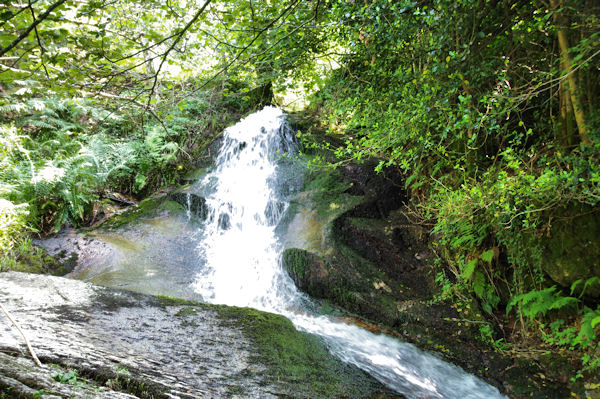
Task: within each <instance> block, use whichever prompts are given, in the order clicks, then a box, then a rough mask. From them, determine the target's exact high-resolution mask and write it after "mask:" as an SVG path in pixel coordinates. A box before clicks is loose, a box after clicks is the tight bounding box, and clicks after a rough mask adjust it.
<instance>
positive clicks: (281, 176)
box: [194, 107, 502, 399]
mask: <svg viewBox="0 0 600 399" xmlns="http://www.w3.org/2000/svg"><path fill="white" fill-rule="evenodd" d="M293 153H294V141H293V134H292V131H291V129H290V128H289V127H288V125H287V124H286V122H285V119H284V115H283V113H282V111H281V110H280V109H278V108H274V107H266V108H264V109H263V110H262V111H259V112H256V113H254V114H251V115H249V116H248V117H246V118H245V119H243V120H242V121H240V122H239V123H238V124H236V125H235V126H232V127H230V128H228V129H227V130H226V131H225V132H224V137H223V142H222V144H221V148H220V150H219V154H218V156H217V159H216V167H215V169H214V170H213V171H212V172H210V173H209V174H208V175H207V176H206V177H205V178H204V179H203V180H202V181H201V182H199V184H198V187H200V190H202V192H201V194H202V195H204V196H205V197H206V204H207V207H208V209H209V212H208V213H209V215H208V218H207V221H206V225H205V226H204V230H203V232H202V234H201V235H200V239H199V241H200V242H199V246H198V254H199V257H200V259H201V261H200V264H201V266H202V267H201V270H200V271H199V273H198V275H197V276H196V279H195V283H194V288H195V290H196V291H197V292H198V293H199V294H200V295H202V297H203V298H204V300H205V301H207V302H211V303H218V304H226V305H235V306H248V307H253V308H257V309H260V310H264V311H269V312H273V313H278V314H281V315H284V316H285V317H287V318H288V319H290V320H291V321H292V322H293V323H294V325H295V326H296V327H297V328H298V329H301V330H304V331H307V332H309V333H313V334H317V335H319V336H321V337H323V339H324V340H325V341H326V342H327V344H328V347H329V348H330V350H331V352H332V353H333V354H335V355H336V356H338V357H339V358H340V359H342V360H343V361H345V362H348V363H351V364H354V365H356V366H358V367H359V368H361V369H363V370H364V371H366V372H368V373H369V374H371V375H372V376H373V377H375V378H377V379H378V380H379V381H381V382H382V383H384V384H385V385H387V386H388V387H389V388H391V389H393V390H395V391H397V392H399V393H401V394H403V395H405V396H406V397H407V398H461V399H475V398H486V399H491V398H501V397H502V396H501V395H500V393H499V392H498V390H497V389H496V388H494V387H492V386H490V385H488V384H486V383H485V382H483V381H482V380H480V379H478V378H476V377H475V376H473V375H470V374H468V373H466V372H465V371H463V370H462V369H460V368H459V367H457V366H454V365H452V364H449V363H446V362H444V361H442V360H440V359H439V358H437V357H435V356H434V355H431V354H428V353H425V352H423V351H421V350H419V349H418V348H416V347H415V346H414V345H411V344H408V343H404V342H400V341H398V340H396V339H394V338H391V337H389V336H385V335H381V334H379V335H378V334H374V333H371V332H369V331H366V330H363V329H361V328H359V327H356V326H353V325H347V324H344V323H341V322H337V321H335V320H333V319H330V318H328V317H327V316H323V315H318V314H316V313H314V312H313V311H311V308H312V307H311V302H310V299H309V298H307V297H306V296H305V295H304V294H302V293H301V292H299V291H298V290H297V289H296V287H295V285H294V283H293V282H292V280H291V279H290V278H289V276H288V275H287V274H286V273H285V271H283V270H282V268H281V265H280V261H279V260H280V256H281V252H282V245H281V243H280V240H279V237H278V236H277V234H276V227H277V225H278V223H279V222H280V220H281V217H282V215H283V214H284V213H285V211H286V209H287V206H288V201H289V197H290V196H291V194H293V192H294V190H297V189H298V179H297V178H296V177H295V175H294V173H293V171H294V165H293V162H292V160H290V159H289V158H287V157H286V156H285V154H293Z"/></svg>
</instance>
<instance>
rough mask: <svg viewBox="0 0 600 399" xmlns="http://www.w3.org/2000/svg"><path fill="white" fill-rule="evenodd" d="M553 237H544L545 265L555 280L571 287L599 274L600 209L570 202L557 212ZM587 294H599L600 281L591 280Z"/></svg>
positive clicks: (593, 296) (546, 270) (544, 267)
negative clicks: (566, 206)
mask: <svg viewBox="0 0 600 399" xmlns="http://www.w3.org/2000/svg"><path fill="white" fill-rule="evenodd" d="M555 215H557V216H555V222H554V223H553V225H552V229H551V231H550V237H549V238H545V239H544V247H545V251H544V256H543V262H542V268H543V270H544V272H546V274H547V275H548V276H549V277H550V278H551V279H552V280H553V281H554V282H556V283H558V284H559V285H561V286H562V287H565V288H567V289H569V288H570V287H571V285H572V284H573V283H574V282H575V281H577V280H581V281H582V283H581V284H578V285H577V287H576V291H575V292H578V291H579V292H581V289H582V288H583V287H584V284H583V283H585V281H587V280H588V279H591V278H594V277H597V278H598V277H600V210H598V209H592V208H590V207H587V206H585V207H579V206H571V207H568V208H565V209H563V210H562V211H561V212H559V213H555ZM585 295H586V296H587V297H591V298H596V299H598V298H600V281H595V282H593V283H592V284H589V285H588V287H587V288H586V290H585Z"/></svg>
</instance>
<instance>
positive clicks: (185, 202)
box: [168, 192, 208, 220]
mask: <svg viewBox="0 0 600 399" xmlns="http://www.w3.org/2000/svg"><path fill="white" fill-rule="evenodd" d="M168 198H169V199H170V200H172V201H175V202H177V203H178V204H180V205H181V206H183V207H184V208H185V209H188V210H189V211H190V212H191V213H192V214H193V215H194V216H196V217H198V218H200V219H202V220H205V219H206V217H207V216H208V208H207V206H206V200H205V199H204V198H203V197H201V196H199V195H197V194H194V193H186V192H174V193H171V194H169V195H168Z"/></svg>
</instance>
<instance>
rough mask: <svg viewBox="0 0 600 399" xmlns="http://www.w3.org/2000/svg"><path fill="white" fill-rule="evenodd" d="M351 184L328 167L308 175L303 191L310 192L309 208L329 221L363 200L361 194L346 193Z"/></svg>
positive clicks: (336, 171)
mask: <svg viewBox="0 0 600 399" xmlns="http://www.w3.org/2000/svg"><path fill="white" fill-rule="evenodd" d="M352 185H353V183H351V182H349V181H348V180H347V179H345V178H344V177H343V176H342V174H341V172H339V171H338V170H335V169H328V170H324V171H319V172H318V173H315V172H313V173H312V174H311V175H310V176H308V177H307V179H306V183H305V186H304V188H303V191H304V192H306V193H308V194H310V202H311V205H312V206H311V208H312V209H315V210H316V211H317V214H318V216H319V217H320V218H321V219H322V220H324V221H326V222H331V221H333V220H334V219H335V218H337V217H338V216H340V215H341V214H342V213H344V212H346V211H348V210H349V209H352V208H354V207H355V206H357V205H358V204H360V203H361V202H363V201H364V200H365V197H363V196H356V195H350V194H348V193H346V191H348V190H349V189H350V188H351V187H352Z"/></svg>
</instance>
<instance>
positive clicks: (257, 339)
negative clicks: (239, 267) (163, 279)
mask: <svg viewBox="0 0 600 399" xmlns="http://www.w3.org/2000/svg"><path fill="white" fill-rule="evenodd" d="M0 301H1V302H2V303H3V304H4V306H5V307H6V308H7V309H8V311H9V312H10V313H11V314H12V316H13V317H14V319H15V320H16V321H17V322H18V323H19V324H20V326H21V328H22V329H23V330H24V331H25V333H26V335H27V336H28V338H29V340H30V341H31V344H32V346H33V348H35V351H36V352H37V355H38V357H39V358H40V360H41V361H42V363H43V364H44V365H45V367H44V368H37V367H36V366H35V365H34V364H33V362H32V361H31V360H30V359H29V354H28V353H27V350H26V349H25V345H24V344H23V341H22V338H21V336H20V335H19V334H18V333H17V330H16V329H15V328H14V327H13V326H12V325H11V324H10V323H9V322H8V320H7V319H6V318H5V317H4V316H2V317H0V327H1V328H0V397H11V398H34V397H44V398H46V397H47V398H57V397H59V398H62V397H65V398H66V397H77V398H133V397H140V398H199V397H244V398H275V397H286V398H332V397H353V398H355V397H375V396H376V397H378V398H386V397H395V396H394V395H391V396H388V395H389V394H388V393H387V392H386V390H385V389H384V388H382V387H381V385H380V384H379V383H377V382H376V381H374V380H373V379H372V378H371V377H369V376H367V375H366V374H364V373H363V372H362V371H360V370H358V369H357V368H355V367H353V366H350V365H346V364H343V363H341V361H339V360H337V359H335V358H333V357H332V356H331V355H330V354H329V353H328V352H327V350H326V348H325V346H324V344H323V343H322V342H321V341H320V340H319V339H318V338H316V337H314V336H311V335H308V334H305V333H301V332H298V331H296V330H295V329H294V327H293V326H292V324H291V322H289V321H288V320H287V319H285V318H283V317H281V316H277V315H274V314H269V313H264V312H259V311H256V310H252V309H246V308H235V307H227V306H217V305H207V304H201V303H197V302H189V301H184V300H178V299H173V298H170V297H154V296H147V295H142V294H136V293H131V292H126V291H117V290H112V289H108V288H102V287H98V286H94V285H91V284H87V283H84V282H81V281H75V280H69V279H64V278H60V277H50V276H41V275H31V274H23V273H15V272H10V273H2V274H0ZM2 395H4V396H2ZM41 395H43V396H41Z"/></svg>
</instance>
